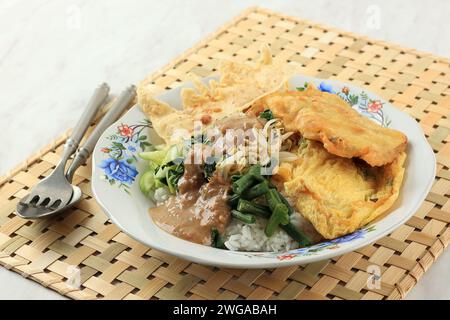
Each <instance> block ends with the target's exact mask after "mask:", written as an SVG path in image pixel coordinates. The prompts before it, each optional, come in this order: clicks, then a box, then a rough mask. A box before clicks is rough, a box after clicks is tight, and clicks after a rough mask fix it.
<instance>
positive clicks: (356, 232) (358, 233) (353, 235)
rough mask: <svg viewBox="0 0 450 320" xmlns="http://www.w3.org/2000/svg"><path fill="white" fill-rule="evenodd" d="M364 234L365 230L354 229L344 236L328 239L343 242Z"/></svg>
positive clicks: (358, 237) (361, 236)
mask: <svg viewBox="0 0 450 320" xmlns="http://www.w3.org/2000/svg"><path fill="white" fill-rule="evenodd" d="M365 234H366V230H364V229H360V230H358V231H355V232H353V233H350V234H347V235H345V236H342V237H339V238H336V239H333V240H330V242H331V243H344V242H350V241H352V240H355V239H360V238H364V235H365Z"/></svg>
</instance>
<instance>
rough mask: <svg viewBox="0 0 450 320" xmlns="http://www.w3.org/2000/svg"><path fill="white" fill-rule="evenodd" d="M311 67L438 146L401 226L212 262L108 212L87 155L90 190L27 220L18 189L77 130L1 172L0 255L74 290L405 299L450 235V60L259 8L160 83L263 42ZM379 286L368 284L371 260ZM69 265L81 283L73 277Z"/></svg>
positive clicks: (82, 173) (47, 167)
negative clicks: (383, 106) (303, 259)
mask: <svg viewBox="0 0 450 320" xmlns="http://www.w3.org/2000/svg"><path fill="white" fill-rule="evenodd" d="M263 43H268V44H270V45H271V49H272V52H273V54H274V55H275V56H276V59H280V60H282V61H290V62H293V63H295V64H297V66H298V68H299V69H300V72H301V73H303V74H305V75H310V76H315V77H320V78H329V79H339V80H342V81H347V82H350V83H353V84H355V85H358V86H361V87H363V88H366V89H367V90H369V91H372V92H374V93H377V94H378V95H380V96H382V97H383V98H384V99H386V100H389V101H390V102H391V103H392V104H393V105H394V106H396V107H397V108H399V109H400V110H402V111H404V112H407V113H409V114H410V115H411V116H413V117H414V118H416V119H417V121H419V122H420V125H421V126H422V129H423V131H424V132H425V134H426V136H427V138H428V141H429V143H430V145H431V146H432V147H433V149H434V151H435V153H436V157H437V162H438V163H437V176H436V179H435V182H434V185H433V187H432V190H431V192H430V193H429V194H428V196H427V198H426V200H425V201H424V202H423V204H422V205H421V207H420V209H419V210H418V211H417V212H416V213H415V215H414V216H413V217H412V218H411V219H410V220H409V221H408V222H407V223H406V224H405V225H403V226H401V227H400V228H398V229H397V230H395V231H394V232H392V233H391V234H390V235H389V236H386V237H384V238H382V239H380V240H378V241H377V242H376V243H374V244H371V245H369V246H366V247H364V248H361V249H359V250H357V251H355V252H351V253H348V254H345V255H343V256H340V257H336V258H333V259H331V260H325V261H321V262H317V263H312V264H309V265H303V266H292V267H286V268H281V269H260V270H237V269H219V268H213V267H206V266H202V265H199V264H195V263H190V262H188V261H183V260H180V259H178V258H176V257H173V256H170V255H167V254H164V253H162V252H159V251H157V250H154V249H151V248H148V247H146V246H144V245H142V244H140V243H138V242H136V241H135V240H133V239H131V238H130V237H128V236H127V235H125V234H124V233H122V232H121V231H120V230H119V229H118V228H117V227H116V226H115V225H114V224H112V223H111V222H110V221H108V218H107V217H106V215H105V214H104V213H103V212H102V210H101V209H100V207H99V205H98V204H97V203H96V201H95V199H94V198H93V196H92V192H91V190H90V178H91V167H90V163H89V164H87V165H86V166H84V167H82V168H80V169H79V170H78V171H77V174H76V176H75V180H74V182H75V183H76V184H78V185H79V186H80V187H81V189H82V190H83V193H84V196H83V200H82V201H80V202H79V203H78V204H77V205H76V207H75V208H73V209H72V210H70V212H68V213H65V214H63V215H61V216H59V217H56V218H51V219H44V220H37V221H27V220H23V219H21V218H19V217H17V216H16V215H15V213H14V212H15V207H16V203H17V202H18V200H19V199H20V198H21V197H23V196H24V195H26V194H27V193H28V192H29V191H28V190H29V189H30V188H31V187H33V186H34V185H35V184H36V183H37V182H38V181H39V179H42V178H43V177H44V176H46V175H47V174H48V173H49V172H50V171H51V170H52V168H54V167H55V164H56V163H57V161H58V159H59V156H60V154H61V150H62V144H63V142H64V140H65V138H66V137H67V136H68V133H66V134H65V135H64V136H62V137H60V138H59V139H57V140H55V141H53V142H52V143H51V144H50V145H48V146H47V147H45V148H44V149H43V150H41V151H40V152H39V153H38V154H36V155H34V156H32V157H31V158H29V159H28V160H27V161H25V162H24V163H22V164H20V165H19V166H17V167H16V169H14V170H13V171H12V172H10V173H8V174H7V176H5V177H3V178H2V179H0V264H1V265H2V266H4V267H5V268H8V269H10V270H12V271H14V272H18V273H20V274H21V275H22V276H24V277H26V278H29V279H31V280H34V281H37V282H39V283H40V284H42V285H43V286H45V287H48V288H51V289H53V290H56V291H58V292H59V293H60V294H62V295H65V296H67V297H70V298H73V299H100V298H103V299H401V298H403V297H405V295H406V294H407V293H408V291H410V290H411V289H412V288H413V287H414V285H415V284H416V283H417V281H419V279H420V278H421V277H422V275H423V274H424V273H425V272H426V270H427V269H428V268H429V267H430V266H431V265H432V264H433V262H434V261H435V260H436V259H437V258H438V257H439V255H440V254H441V253H442V252H443V250H444V249H445V247H446V246H447V245H448V243H449V239H450V227H449V224H450V199H449V197H450V170H449V167H450V143H449V139H450V119H449V118H448V117H449V114H450V88H449V83H450V61H449V60H447V59H444V58H440V57H436V56H433V55H431V54H428V53H422V52H418V51H415V50H411V49H407V48H403V47H400V46H397V45H392V44H389V43H384V42H381V41H376V40H372V39H369V38H366V37H362V36H359V35H355V34H351V33H348V32H344V31H342V30H338V29H334V28H330V27H326V26H322V25H319V24H316V23H312V22H310V21H305V20H300V19H297V18H292V17H289V16H285V15H281V14H278V13H274V12H271V11H268V10H265V9H260V8H250V9H248V10H246V11H244V12H243V13H242V14H241V15H240V16H238V17H236V18H235V19H234V20H232V21H231V22H230V23H228V24H226V25H225V26H223V27H222V28H221V29H219V30H218V31H217V32H215V33H214V34H213V35H211V36H209V37H208V38H206V39H205V40H204V41H202V42H201V43H199V44H198V45H196V46H195V47H194V48H192V49H190V50H188V51H187V52H186V53H184V54H183V55H182V56H180V57H178V58H177V59H175V60H174V61H173V62H171V63H170V64H168V65H167V66H165V67H164V68H162V69H161V70H159V71H158V72H156V73H155V74H154V76H153V82H152V90H154V92H155V94H156V93H160V92H162V91H163V90H166V89H170V88H173V87H176V86H178V85H179V84H180V83H181V82H183V81H187V80H188V76H187V74H188V73H189V72H194V73H196V74H197V75H199V76H202V77H203V76H209V75H211V74H212V73H214V72H216V67H217V64H218V62H219V61H220V60H221V59H235V60H238V61H247V60H253V59H255V58H256V57H257V56H258V50H259V48H260V47H261V44H263ZM369 265H378V266H379V267H380V268H381V271H382V276H381V287H380V288H379V289H370V288H368V287H367V286H366V282H367V278H368V276H369V274H368V273H367V267H368V266H369ZM69 266H77V267H79V268H80V269H81V284H82V285H81V288H79V289H77V288H72V287H70V286H68V285H67V283H66V280H67V273H68V270H70V268H69Z"/></svg>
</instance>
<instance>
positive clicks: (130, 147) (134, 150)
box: [128, 146, 136, 152]
mask: <svg viewBox="0 0 450 320" xmlns="http://www.w3.org/2000/svg"><path fill="white" fill-rule="evenodd" d="M128 150H129V151H131V152H136V148H135V147H133V146H128Z"/></svg>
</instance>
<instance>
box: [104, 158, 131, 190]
mask: <svg viewBox="0 0 450 320" xmlns="http://www.w3.org/2000/svg"><path fill="white" fill-rule="evenodd" d="M100 168H102V169H103V170H104V171H105V174H106V176H107V177H108V178H109V179H114V180H118V181H120V182H122V183H127V184H131V183H132V182H133V181H134V178H136V176H137V174H138V172H137V170H136V168H135V167H134V166H132V165H130V164H128V163H127V162H126V161H123V160H117V159H114V158H109V159H106V160H103V161H102V163H101V164H100Z"/></svg>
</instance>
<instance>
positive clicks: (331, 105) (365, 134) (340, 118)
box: [252, 85, 407, 166]
mask: <svg viewBox="0 0 450 320" xmlns="http://www.w3.org/2000/svg"><path fill="white" fill-rule="evenodd" d="M266 108H269V109H270V110H272V112H273V114H274V115H275V117H276V118H279V119H281V121H282V122H283V124H284V126H285V128H286V130H287V131H294V132H300V133H301V134H302V136H304V137H305V138H307V139H311V140H317V141H321V142H322V143H323V145H324V147H325V149H326V150H328V151H329V152H330V153H332V154H335V155H338V156H341V157H344V158H353V157H356V158H361V159H363V160H364V161H366V162H367V163H368V164H370V165H371V166H382V165H385V164H388V163H391V162H392V161H394V160H395V159H396V158H397V157H398V155H399V154H401V153H402V152H403V151H404V150H405V148H406V144H407V138H406V136H405V135H404V134H403V133H401V132H399V131H397V130H393V129H389V128H384V127H381V126H380V125H378V124H376V123H374V122H373V121H371V120H370V119H368V118H366V117H363V116H362V115H360V114H359V113H358V112H357V111H356V110H354V109H353V108H351V107H350V106H349V105H348V104H347V103H346V102H345V101H344V100H343V99H341V98H340V97H339V96H338V95H336V94H331V93H328V92H321V91H319V90H318V89H316V88H315V87H314V86H313V85H309V86H308V87H307V89H306V90H304V91H288V92H276V93H272V94H270V95H268V96H266V97H264V98H262V99H260V100H259V101H258V102H256V103H255V105H254V106H253V107H252V109H255V110H258V109H266Z"/></svg>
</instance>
